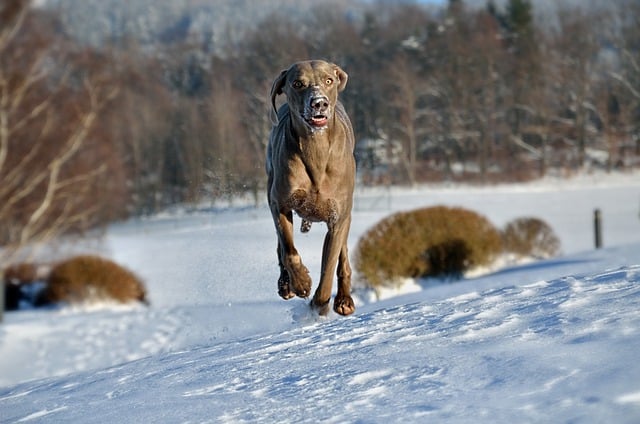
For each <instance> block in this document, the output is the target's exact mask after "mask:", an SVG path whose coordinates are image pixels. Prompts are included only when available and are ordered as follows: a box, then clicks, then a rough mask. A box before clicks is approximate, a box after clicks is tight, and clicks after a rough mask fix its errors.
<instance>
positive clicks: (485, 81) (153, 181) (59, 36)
mask: <svg viewBox="0 0 640 424" xmlns="http://www.w3.org/2000/svg"><path fill="white" fill-rule="evenodd" d="M361 10H362V12H361V13H358V14H357V15H355V14H353V13H350V12H349V10H348V7H347V6H340V5H336V4H334V3H331V4H330V7H328V6H326V5H323V4H319V5H317V6H315V7H313V8H312V9H311V10H310V11H309V13H307V14H305V15H304V16H305V17H303V18H301V17H296V18H291V17H289V16H288V15H284V14H277V13H274V14H272V15H269V16H267V17H266V18H265V19H263V20H262V21H260V22H257V23H256V24H255V26H253V27H247V28H244V29H243V30H242V31H238V30H237V29H236V30H234V31H230V32H229V33H230V35H229V36H228V37H227V39H226V40H224V44H223V45H218V46H216V48H215V49H213V48H212V46H211V45H210V43H208V42H207V40H206V37H203V36H199V35H198V34H193V33H188V32H185V34H184V36H182V37H180V38H173V39H171V40H158V42H157V43H155V44H153V45H149V44H144V45H142V44H140V43H138V42H136V40H133V39H117V40H111V41H110V42H109V43H105V44H103V45H100V46H91V45H89V44H86V43H82V42H81V41H79V40H77V39H74V38H72V37H70V36H69V35H68V34H66V33H65V30H64V27H63V26H62V25H61V24H60V19H59V16H56V12H55V10H47V9H44V8H32V7H30V5H29V2H28V1H26V0H7V1H5V2H4V3H3V5H2V6H0V181H1V184H0V245H1V246H6V247H7V246H8V247H11V246H21V245H24V244H26V243H31V242H34V241H36V242H39V241H46V240H48V239H51V238H54V237H56V236H58V235H60V234H65V233H74V232H82V231H86V230H88V229H92V228H96V227H99V226H101V225H104V224H105V223H108V222H112V221H113V220H116V219H120V218H124V217H126V216H129V215H132V214H135V215H139V214H148V213H153V212H156V211H158V210H160V209H162V208H165V207H167V206H168V205H172V204H176V203H197V202H202V201H210V200H215V199H220V198H224V197H229V198H231V197H233V196H235V195H237V194H242V193H248V194H252V195H253V196H254V198H255V199H256V202H259V201H261V200H262V198H263V197H264V196H263V188H264V184H265V174H264V154H265V151H264V150H265V145H266V141H267V138H268V133H269V131H270V128H271V125H272V122H271V120H270V116H269V99H268V94H269V90H270V87H271V83H272V81H273V79H274V78H275V77H276V76H277V75H278V73H279V72H280V71H281V70H282V69H284V68H285V67H287V66H288V65H289V64H290V63H292V62H295V61H298V60H304V59H308V58H322V59H326V60H329V61H333V62H335V63H338V64H339V65H340V66H341V67H342V68H343V69H344V70H345V71H346V72H347V73H348V74H349V76H350V78H349V83H348V85H347V89H346V91H345V92H344V93H343V95H342V99H343V103H344V104H345V107H346V109H347V110H348V112H349V114H350V116H351V117H352V120H353V124H354V128H355V133H356V138H357V140H358V148H357V160H358V169H359V183H360V184H417V183H421V182H426V181H443V180H450V181H456V180H466V181H479V182H485V183H487V182H493V181H514V180H528V179H532V178H537V177H540V176H544V175H546V174H549V173H553V174H560V175H566V174H571V173H573V172H577V171H579V170H584V169H591V168H594V167H599V168H602V169H606V170H612V169H631V168H634V167H636V168H637V167H638V164H639V158H640V61H639V60H638V57H640V54H639V50H640V33H639V32H638V30H637V28H638V27H640V4H638V2H636V1H633V0H620V1H618V2H617V3H616V7H613V8H609V9H607V13H606V14H603V13H602V12H601V11H600V12H598V13H596V11H595V10H593V9H588V8H578V7H571V8H570V7H566V8H559V9H558V11H557V13H556V14H555V15H554V19H553V22H538V21H537V20H536V19H534V10H533V3H532V2H531V1H529V0H509V1H507V2H506V5H504V6H497V5H496V4H495V3H494V2H493V1H491V0H490V1H488V2H487V4H486V7H483V8H471V7H469V6H468V5H466V4H465V2H464V1H463V0H450V1H449V2H448V4H447V5H446V6H444V7H443V8H442V9H441V10H433V9H427V8H425V7H423V6H421V5H419V4H414V3H411V2H400V3H398V4H396V3H393V4H392V3H385V2H377V3H376V2H374V3H371V4H369V5H368V6H367V7H364V8H362V9H361ZM238 34H241V35H238ZM7 250H10V249H7Z"/></svg>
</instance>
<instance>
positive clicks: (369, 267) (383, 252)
mask: <svg viewBox="0 0 640 424" xmlns="http://www.w3.org/2000/svg"><path fill="white" fill-rule="evenodd" d="M501 250H502V243H501V238H500V233H499V231H498V230H496V229H495V228H494V226H493V225H492V224H491V223H490V222H489V221H488V220H487V219H486V218H484V217H483V216H481V215H479V214H477V213H475V212H472V211H469V210H466V209H462V208H449V207H444V206H437V207H431V208H424V209H418V210H415V211H410V212H400V213H396V214H394V215H391V216H389V217H387V218H385V219H383V220H382V221H380V222H379V223H378V224H376V225H375V226H374V227H373V228H371V229H370V230H368V231H367V232H366V233H365V234H364V235H363V236H362V238H361V239H360V240H359V242H358V245H357V246H356V250H355V254H354V265H355V268H356V270H357V271H358V272H359V274H360V276H361V277H363V278H364V279H365V280H366V282H367V283H368V284H369V285H371V286H374V287H375V286H379V285H383V284H385V283H388V282H393V281H397V280H398V279H400V278H403V277H423V276H441V275H450V276H459V275H461V274H462V273H463V272H464V271H465V270H467V269H469V268H471V267H474V266H478V265H486V264H488V263H490V262H491V261H492V260H493V259H494V258H495V257H496V256H497V255H498V254H499V253H500V252H501Z"/></svg>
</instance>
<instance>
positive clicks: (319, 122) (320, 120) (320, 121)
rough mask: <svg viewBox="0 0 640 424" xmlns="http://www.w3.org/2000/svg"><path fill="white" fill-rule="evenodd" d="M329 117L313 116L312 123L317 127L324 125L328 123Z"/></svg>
mask: <svg viewBox="0 0 640 424" xmlns="http://www.w3.org/2000/svg"><path fill="white" fill-rule="evenodd" d="M327 121H328V119H327V117H326V116H314V117H313V118H311V123H312V124H313V125H314V126H316V127H323V126H325V125H327Z"/></svg>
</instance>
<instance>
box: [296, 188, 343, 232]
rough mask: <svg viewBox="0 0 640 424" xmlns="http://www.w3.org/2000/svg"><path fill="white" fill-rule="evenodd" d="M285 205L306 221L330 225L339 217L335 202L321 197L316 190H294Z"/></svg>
mask: <svg viewBox="0 0 640 424" xmlns="http://www.w3.org/2000/svg"><path fill="white" fill-rule="evenodd" d="M287 203H288V206H289V207H290V208H291V209H292V210H294V211H295V212H296V213H297V214H298V215H299V216H300V217H302V218H304V219H306V220H308V221H314V222H319V221H322V222H326V223H327V224H329V225H331V224H333V223H335V222H336V221H337V220H338V217H339V216H340V211H339V210H338V203H337V202H336V200H335V199H333V198H326V197H324V196H322V195H321V194H320V193H319V192H318V191H317V190H304V189H297V190H294V191H293V193H291V195H290V196H289V198H288V199H287Z"/></svg>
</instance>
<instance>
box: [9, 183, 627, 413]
mask: <svg viewBox="0 0 640 424" xmlns="http://www.w3.org/2000/svg"><path fill="white" fill-rule="evenodd" d="M436 204H444V205H448V206H463V207H467V208H470V209H473V210H476V211H478V212H480V213H482V214H484V215H485V216H486V217H487V218H489V220H490V221H492V222H493V223H494V224H496V225H498V226H502V225H504V224H505V223H506V222H508V221H509V220H511V219H513V218H516V217H521V216H536V217H539V218H542V219H544V220H545V221H547V222H548V223H549V224H550V225H551V226H552V227H553V228H554V230H555V231H556V233H557V234H558V236H559V237H560V239H561V241H562V245H563V251H564V255H563V256H560V257H557V258H554V259H551V260H547V261H541V262H530V263H527V264H524V265H517V266H515V265H514V266H511V267H508V268H503V269H499V270H495V271H494V272H492V273H489V274H486V275H482V276H475V277H468V278H467V279H465V280H464V281H461V282H458V283H447V284H444V283H440V284H435V283H433V282H412V284H409V285H408V286H407V287H408V289H407V290H405V291H403V292H399V293H386V295H385V296H383V300H380V301H373V300H371V299H370V298H369V297H368V296H367V295H366V293H364V292H362V291H359V292H356V306H357V310H356V313H355V314H354V315H353V316H350V317H346V318H345V317H339V316H337V315H335V314H333V313H332V314H330V315H329V316H328V317H318V316H316V315H314V314H313V313H312V312H311V311H310V310H309V308H308V307H307V304H306V302H305V301H303V300H300V299H293V300H290V301H288V302H285V301H283V300H281V299H279V298H278V296H277V289H276V280H277V277H278V269H277V262H276V258H275V233H274V230H273V228H272V226H273V224H272V221H271V218H270V216H269V213H268V211H267V209H266V208H265V207H259V208H252V207H241V206H235V207H228V208H227V207H219V208H216V209H215V210H203V211H201V212H193V213H189V214H173V215H165V216H162V217H159V216H158V217H154V218H149V219H144V220H132V221H128V222H125V223H121V224H118V225H115V226H113V227H112V228H111V229H110V230H109V231H108V233H107V236H106V239H105V240H104V242H103V244H102V245H101V246H99V247H97V249H99V250H101V252H100V253H102V254H105V255H107V256H109V257H111V258H112V259H114V260H116V261H117V262H119V263H122V264H124V265H126V266H127V267H128V268H129V269H131V270H133V271H134V272H136V273H137V274H138V275H140V276H141V277H142V278H143V279H144V280H145V282H146V285H147V288H148V291H149V297H150V301H151V306H150V307H144V306H115V305H108V304H100V305H86V306H83V307H74V308H71V307H63V308H56V309H45V310H25V311H19V312H12V313H7V314H5V321H4V323H2V324H0V422H2V423H4V422H56V423H57V422H83V423H92V422H100V423H103V422H182V423H194V422H232V423H239V422H328V423H332V422H335V423H338V422H339V423H345V422H426V421H436V422H442V421H447V422H550V421H552V422H616V423H635V422H639V421H640V361H638V352H640V216H639V212H640V175H638V174H616V175H610V176H608V175H596V176H581V177H579V178H574V179H571V180H556V179H547V180H544V181H540V182H536V183H532V184H519V185H503V186H495V187H468V186H450V187H443V186H427V187H419V188H415V189H393V190H391V191H390V192H387V191H385V190H362V189H359V190H358V193H357V199H356V210H355V212H354V220H353V226H352V232H351V236H350V246H351V248H352V249H353V247H354V246H355V244H356V243H357V240H358V237H359V236H360V235H361V234H362V233H363V232H364V231H366V229H367V228H369V227H370V226H371V225H373V224H374V223H376V222H377V221H378V220H380V219H381V218H383V217H384V216H387V215H388V214H389V213H391V212H393V211H396V210H407V209H413V208H416V207H421V206H430V205H436ZM596 208H598V209H600V210H601V211H602V216H603V229H604V244H605V248H604V249H599V250H593V248H592V246H593V232H592V226H593V223H592V219H593V210H594V209H596ZM324 230H325V229H324V226H323V225H319V224H314V227H313V228H312V230H311V232H310V233H308V234H299V233H296V240H297V243H298V245H299V248H300V249H299V250H300V251H301V254H302V257H303V260H304V261H305V263H306V265H307V266H308V268H309V269H310V271H311V274H312V277H313V278H314V281H315V282H316V283H317V279H318V275H319V267H320V260H321V251H320V250H321V246H322V238H323V237H324ZM392 295H393V296H392Z"/></svg>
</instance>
